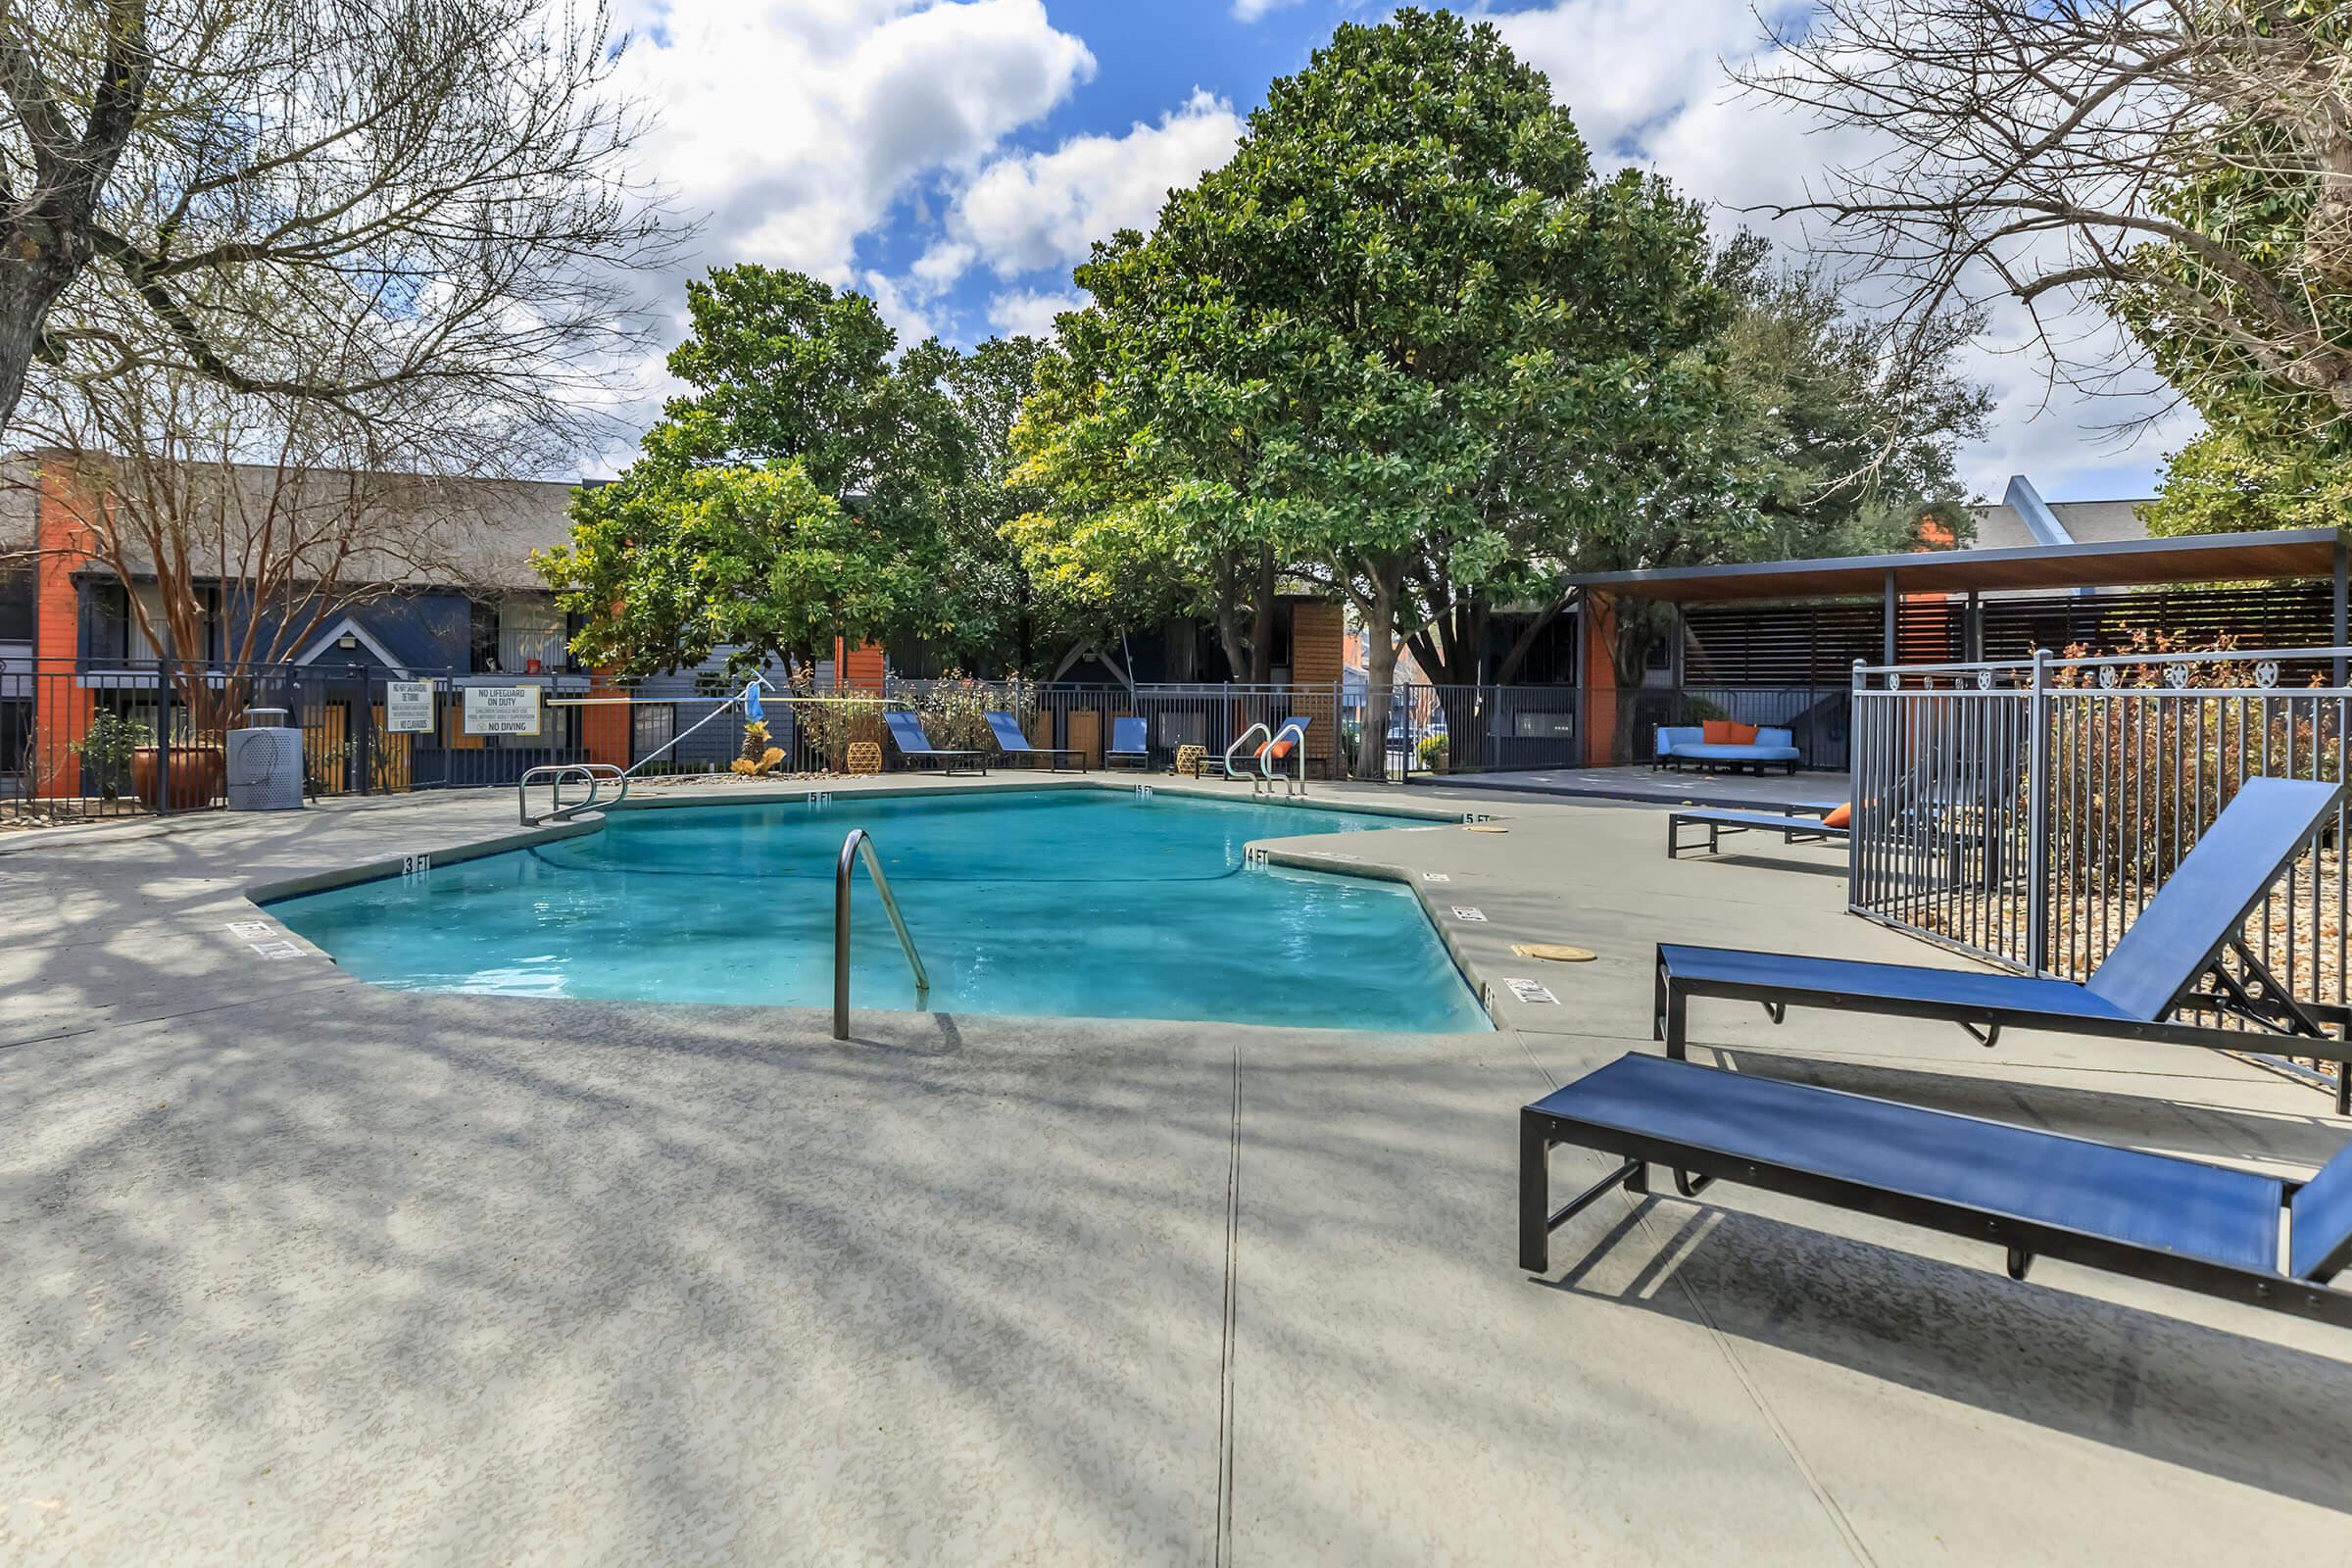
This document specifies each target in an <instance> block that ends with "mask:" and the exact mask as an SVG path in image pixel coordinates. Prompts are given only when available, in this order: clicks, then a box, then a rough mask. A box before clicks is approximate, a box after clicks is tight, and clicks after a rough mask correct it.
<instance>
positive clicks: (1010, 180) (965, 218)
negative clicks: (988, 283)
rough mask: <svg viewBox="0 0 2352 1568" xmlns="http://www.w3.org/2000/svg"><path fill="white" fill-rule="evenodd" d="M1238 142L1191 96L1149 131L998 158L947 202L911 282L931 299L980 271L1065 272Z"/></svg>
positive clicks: (1141, 222)
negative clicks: (940, 227)
mask: <svg viewBox="0 0 2352 1568" xmlns="http://www.w3.org/2000/svg"><path fill="white" fill-rule="evenodd" d="M1241 134H1242V117H1241V116H1239V115H1237V114H1235V113H1234V111H1233V106H1232V105H1230V104H1228V103H1226V102H1225V101H1224V100H1223V99H1220V98H1216V97H1213V96H1211V95H1210V94H1208V93H1206V92H1201V91H1199V90H1196V91H1195V92H1194V93H1193V95H1192V97H1190V98H1189V99H1187V100H1186V101H1185V102H1184V103H1183V104H1182V105H1181V106H1179V107H1177V108H1175V109H1172V110H1170V111H1169V112H1168V113H1166V114H1164V115H1162V116H1161V117H1160V118H1159V120H1158V121H1157V122H1156V123H1152V124H1145V123H1140V122H1139V123H1136V124H1133V125H1131V126H1129V127H1128V128H1127V130H1126V131H1125V132H1124V133H1122V134H1120V135H1115V136H1107V135H1084V136H1072V137H1070V138H1069V139H1068V140H1066V141H1064V142H1063V143H1062V144H1061V145H1060V146H1058V147H1056V148H1054V150H1053V151H1051V152H1033V153H1020V154H1016V155H1013V156H1009V157H1005V158H999V159H997V160H995V161H993V162H991V163H989V164H987V165H986V166H985V167H983V168H982V169H981V170H980V171H979V172H977V173H976V174H974V175H973V176H972V178H971V179H970V180H969V181H968V182H967V183H966V184H965V185H964V187H963V188H962V190H960V191H959V192H958V193H957V194H956V200H955V203H954V205H953V206H951V207H950V209H949V211H948V215H947V237H946V238H945V239H942V240H940V241H939V242H937V243H935V244H934V245H933V246H932V247H931V249H930V250H929V251H928V252H927V253H925V255H924V256H923V258H922V259H921V260H920V261H918V262H916V263H915V265H914V269H913V270H914V274H915V276H916V277H917V278H919V279H921V280H922V281H923V282H924V283H925V284H926V285H927V286H929V287H932V288H935V289H936V288H945V287H947V286H949V285H950V284H951V283H953V282H954V281H955V280H956V278H957V277H958V276H960V275H961V274H962V273H963V272H964V270H967V269H968V268H970V267H972V266H975V265H977V264H979V263H981V262H985V263H987V265H988V266H989V268H990V269H991V270H993V271H994V272H995V273H996V274H997V275H998V276H999V277H1014V276H1018V275H1019V274H1021V273H1023V272H1033V271H1037V270H1042V269H1045V268H1066V267H1068V266H1070V265H1071V264H1073V263H1075V262H1078V261H1080V260H1083V259H1084V258H1085V256H1086V253H1087V247H1088V245H1089V244H1090V243H1091V242H1093V241H1094V240H1097V239H1103V238H1107V237H1108V236H1109V235H1110V233H1111V231H1112V230H1114V229H1118V228H1143V229H1148V228H1150V227H1151V226H1152V223H1153V221H1156V220H1157V218H1158V216H1159V209H1160V204H1161V202H1162V201H1163V200H1164V199H1165V198H1166V196H1167V193H1168V191H1169V190H1170V189H1171V188H1173V187H1176V186H1180V185H1189V184H1191V183H1192V182H1193V181H1194V180H1195V179H1197V178H1199V177H1200V175H1201V172H1202V171H1204V170H1207V169H1211V168H1214V167H1215V166H1216V165H1218V164H1220V163H1223V162H1224V161H1225V159H1226V158H1227V157H1228V156H1229V155H1230V154H1231V153H1232V151H1233V146H1234V143H1235V142H1236V141H1238V140H1240V139H1241Z"/></svg>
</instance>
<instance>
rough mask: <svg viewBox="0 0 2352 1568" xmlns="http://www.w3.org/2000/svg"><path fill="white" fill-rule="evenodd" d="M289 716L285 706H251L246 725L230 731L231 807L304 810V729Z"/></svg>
mask: <svg viewBox="0 0 2352 1568" xmlns="http://www.w3.org/2000/svg"><path fill="white" fill-rule="evenodd" d="M285 718H286V711H285V710H284V709H282V708H256V709H251V710H249V711H247V712H246V715H245V720H246V727H245V728H243V729H232V730H230V731H229V732H228V809H230V810H232V811H298V810H300V809H302V731H301V730H299V729H295V728H292V727H290V726H289V725H288V724H287V723H286V722H285Z"/></svg>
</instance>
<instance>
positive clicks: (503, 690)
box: [466, 686, 539, 735]
mask: <svg viewBox="0 0 2352 1568" xmlns="http://www.w3.org/2000/svg"><path fill="white" fill-rule="evenodd" d="M538 733H539V688H538V687H536V686H468V687H466V734H468V735H536V734H538Z"/></svg>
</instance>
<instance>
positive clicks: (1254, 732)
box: [1225, 718, 1306, 799]
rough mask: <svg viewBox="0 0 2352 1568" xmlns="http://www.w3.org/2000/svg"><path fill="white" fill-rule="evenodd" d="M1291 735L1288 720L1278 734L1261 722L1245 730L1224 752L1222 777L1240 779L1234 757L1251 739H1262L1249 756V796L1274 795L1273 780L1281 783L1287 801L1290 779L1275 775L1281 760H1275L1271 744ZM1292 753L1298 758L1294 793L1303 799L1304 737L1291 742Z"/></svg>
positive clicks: (1291, 789) (1304, 784) (1304, 772)
mask: <svg viewBox="0 0 2352 1568" xmlns="http://www.w3.org/2000/svg"><path fill="white" fill-rule="evenodd" d="M1290 733H1291V721H1290V720H1289V719H1287V718H1286V719H1284V720H1283V721H1282V728H1281V729H1279V730H1275V729H1268V728H1267V727H1266V725H1265V724H1264V722H1263V721H1262V720H1261V721H1260V722H1258V723H1255V724H1252V725H1250V727H1249V728H1248V729H1246V730H1244V731H1242V732H1241V734H1239V735H1237V736H1235V737H1234V740H1233V744H1232V745H1231V746H1228V747H1226V748H1225V776H1226V777H1227V778H1239V777H1240V776H1241V775H1240V774H1239V773H1237V772H1235V771H1234V765H1233V764H1234V758H1235V756H1236V755H1237V754H1239V753H1240V751H1241V749H1242V748H1243V747H1245V746H1247V745H1249V744H1250V737H1252V736H1262V737H1263V739H1261V740H1260V741H1259V742H1258V747H1257V750H1256V751H1255V752H1254V753H1252V754H1251V755H1250V762H1252V763H1255V764H1256V765H1255V766H1254V767H1251V768H1250V794H1251V795H1260V794H1262V795H1269V796H1270V795H1272V794H1273V793H1274V781H1275V780H1276V779H1280V780H1281V781H1282V793H1283V796H1284V798H1285V799H1288V798H1289V797H1290V796H1291V795H1292V794H1293V793H1294V791H1293V787H1292V781H1291V775H1290V774H1288V773H1278V772H1276V771H1275V769H1276V768H1277V767H1278V766H1280V765H1281V760H1280V759H1279V758H1277V757H1275V756H1274V743H1275V742H1276V741H1278V740H1280V739H1281V738H1282V737H1283V736H1285V735H1289V734H1290ZM1291 749H1292V750H1293V751H1295V752H1297V753H1298V754H1299V778H1298V786H1297V790H1296V793H1298V794H1299V795H1304V794H1305V793H1306V743H1305V738H1304V737H1303V736H1297V737H1294V738H1293V740H1292V742H1291Z"/></svg>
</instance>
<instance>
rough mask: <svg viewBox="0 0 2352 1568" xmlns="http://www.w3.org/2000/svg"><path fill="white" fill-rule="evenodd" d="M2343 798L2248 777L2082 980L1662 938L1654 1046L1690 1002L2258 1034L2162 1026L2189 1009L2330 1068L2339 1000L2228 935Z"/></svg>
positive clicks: (1675, 1039)
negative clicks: (2297, 991)
mask: <svg viewBox="0 0 2352 1568" xmlns="http://www.w3.org/2000/svg"><path fill="white" fill-rule="evenodd" d="M2342 794H2343V791H2342V788H2341V787H2340V786H2338V785H2334V784H2324V783H2315V782H2312V781H2310V780H2305V779H2283V778H2252V779H2248V780H2246V782H2245V784H2244V786H2243V787H2242V788H2240V789H2239V790H2238V792H2237V796H2236V798H2235V799H2234V800H2232V801H2230V803H2229V807H2228V808H2227V809H2225V810H2224V811H2223V812H2222V814H2221V815H2220V816H2219V817H2217V818H2215V820H2214V823H2213V826H2211V827H2209V828H2207V829H2206V830H2205V833H2204V836H2203V837H2201V838H2199V839H2198V840H2197V843H2196V847H2195V848H2194V849H2192V850H2191V851H2189V853H2188V855H2187V856H2186V857H2185V858H2182V859H2181V861H2180V866H2179V867H2178V868H2177V869H2175V871H2174V872H2173V874H2172V876H2171V877H2170V878H2169V879H2167V881H2166V882H2165V884H2164V886H2163V888H2162V889H2160V890H2159V891H2158V892H2157V894H2156V896H2155V897H2154V898H2153V899H2150V900H2149V901H2148V905H2147V907H2146V908H2144V909H2142V910H2141V911H2140V914H2139V918H2138V919H2137V920H2134V921H2133V922H2132V923H2131V929H2130V930H2129V931H2127V932H2125V933H2124V939H2123V940H2122V941H2121V942H2119V943H2117V944H2116V945H2115V951H2114V952H2112V953H2110V954H2108V956H2107V958H2106V961H2105V962H2103V963H2101V964H2100V965H2099V967H2098V970H2097V972H2096V973H2094V974H2092V975H2091V977H2090V979H2089V981H2088V982H2087V983H2085V984H2083V985H2076V984H2075V983H2074V982H2072V981H2069V980H2054V979H2046V978H2040V977H2036V976H2031V975H2019V974H1995V973H1988V972H1986V971H1984V970H1951V969H1928V968H1922V967H1920V966H1918V965H1916V964H1908V963H1863V962H1858V961H1855V960H1852V959H1846V958H1803V957H1796V956H1791V955H1789V954H1784V953H1752V952H1748V951H1745V950H1742V949H1738V948H1691V947H1683V946H1680V945H1678V944H1674V943H1660V944H1659V945H1658V969H1657V985H1656V990H1655V1005H1656V1019H1655V1023H1654V1026H1653V1027H1654V1030H1655V1033H1656V1035H1657V1038H1659V1039H1661V1040H1663V1041H1665V1042H1666V1054H1668V1055H1669V1056H1676V1057H1680V1056H1681V1055H1682V1054H1684V1045H1685V1039H1686V1035H1687V1031H1688V1028H1689V1011H1690V999H1691V998H1692V997H1731V998H1736V999H1740V1000H1742V1001H1747V1002H1759V1003H1762V1004H1763V1005H1764V1010H1765V1012H1766V1013H1768V1014H1770V1015H1771V1017H1772V1020H1773V1022H1775V1023H1778V1022H1780V1021H1781V1019H1782V1018H1783V1017H1784V1016H1785V1015H1786V1013H1787V1009H1788V1008H1789V1007H1792V1006H1795V1007H1838V1008H1842V1009H1844V1010H1846V1011H1849V1012H1871V1013H1886V1014H1891V1015H1894V1016H1898V1017H1910V1018H1940V1019H1944V1020H1946V1021H1948V1022H1952V1023H1957V1024H1959V1025H1960V1026H1961V1027H1962V1028H1964V1029H1966V1030H1968V1031H1969V1033H1971V1034H1973V1035H1975V1036H1976V1037H1977V1038H1978V1039H1979V1040H1981V1041H1983V1042H1984V1043H1985V1045H1987V1046H1990V1045H1992V1044H1993V1043H1994V1041H1996V1040H1997V1039H1998V1038H1999V1037H2000V1032H2001V1030H2002V1029H2003V1028H2015V1029H2044V1030H2055V1031H2059V1032H2063V1033H2070V1034H2088V1035H2110V1036H2121V1037H2123V1038H2126V1039H2131V1040H2157V1041H2164V1042H2167V1043H2169V1044H2174V1045H2188V1046H2207V1047H2212V1048H2214V1049H2216V1050H2222V1051H2244V1050H2247V1049H2249V1048H2251V1047H2253V1046H2255V1045H2257V1044H2259V1043H2260V1042H2262V1041H2264V1040H2265V1039H2266V1036H2265V1034H2263V1033H2260V1032H2249V1031H2248V1030H2246V1029H2229V1030H2225V1029H2221V1028H2218V1027H2212V1026H2206V1025H2200V1024H2194V1023H2180V1022H2174V1021H2171V1020H2172V1018H2173V1015H2174V1014H2175V1013H2176V1012H2179V1011H2180V1010H2182V1009H2188V1010H2194V1011H2199V1012H2216V1013H2229V1014H2230V1015H2232V1016H2233V1017H2234V1018H2236V1019H2238V1020H2239V1021H2242V1022H2245V1023H2250V1024H2253V1025H2255V1026H2256V1029H2257V1030H2259V1031H2268V1032H2269V1034H2268V1036H2267V1038H2268V1039H2270V1040H2272V1041H2274V1042H2279V1041H2284V1040H2289V1039H2291V1041H2292V1045H2291V1047H2289V1048H2288V1049H2290V1050H2291V1051H2292V1052H2293V1053H2294V1054H2296V1055H2300V1056H2315V1055H2316V1056H2319V1057H2321V1058H2323V1059H2327V1060H2332V1061H2337V1062H2342V1061H2344V1060H2345V1058H2346V1057H2347V1056H2352V1044H2347V1041H2346V1038H2345V1037H2346V1036H2347V1034H2352V1009H2346V1008H2342V1007H2337V1006H2334V1005H2329V1004H2321V1003H2311V1002H2304V1001H2300V1000H2298V999H2297V998H2296V997H2295V996H2294V995H2293V994H2292V992H2291V991H2289V989H2288V988H2287V987H2286V986H2285V985H2283V984H2281V983H2280V982H2279V981H2278V977H2277V976H2275V975H2273V974H2272V973H2271V972H2270V970H2269V969H2268V968H2267V967H2266V966H2265V965H2264V964H2263V963H2262V961H2261V959H2260V958H2259V957H2258V956H2256V955H2255V953H2254V952H2253V950H2252V949H2250V948H2249V947H2247V946H2246V943H2245V940H2244V938H2243V937H2242V936H2241V935H2240V934H2239V928H2240V927H2241V926H2243V925H2244V924H2245V921H2246V916H2247V915H2249V914H2251V913H2252V912H2253V910H2254V907H2255V906H2257V905H2259V904H2261V903H2262V902H2263V900H2264V899H2266V898H2268V897H2269V896H2270V891H2271V884H2272V883H2274V882H2276V881H2278V876H2279V873H2280V872H2282V871H2284V870H2285V869H2286V867H2287V866H2288V864H2289V863H2290V862H2292V861H2293V859H2294V858H2295V857H2296V856H2297V855H2298V854H2300V853H2301V852H2302V849H2303V846H2304V845H2305V844H2307V843H2309V842H2310V841H2311V837H2312V835H2313V834H2314V833H2315V832H2317V831H2318V829H2319V827H2320V824H2321V823H2322V822H2323V821H2324V820H2326V818H2327V816H2328V815H2329V814H2330V813H2332V812H2333V811H2334V810H2335V809H2336V805H2337V802H2338V800H2339V799H2340V798H2341V796H2342ZM2225 956H2229V957H2233V958H2235V960H2236V967H2235V969H2234V970H2233V969H2231V968H2230V967H2229V966H2228V965H2227V964H2225V963H2224V961H2223V960H2224V957H2225ZM2200 983H2202V984H2203V985H2204V989H2199V987H2200ZM2329 1025H2332V1026H2333V1029H2334V1034H2333V1035H2332V1036H2330V1035H2329V1033H2328V1026H2329ZM2335 1103H2336V1109H2337V1110H2338V1111H2339V1112H2352V1071H2339V1072H2338V1073H2337V1075H2336V1098H2335Z"/></svg>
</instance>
